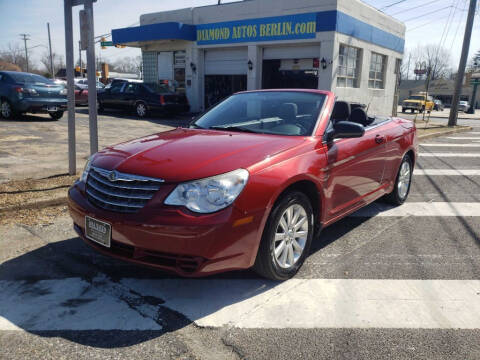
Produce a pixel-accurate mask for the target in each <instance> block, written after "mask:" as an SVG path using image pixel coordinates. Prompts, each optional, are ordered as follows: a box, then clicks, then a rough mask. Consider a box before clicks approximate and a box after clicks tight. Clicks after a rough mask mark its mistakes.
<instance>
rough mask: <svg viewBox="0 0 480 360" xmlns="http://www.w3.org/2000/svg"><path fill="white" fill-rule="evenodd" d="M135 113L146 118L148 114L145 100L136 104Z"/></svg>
mask: <svg viewBox="0 0 480 360" xmlns="http://www.w3.org/2000/svg"><path fill="white" fill-rule="evenodd" d="M135 113H136V114H137V116H138V117H139V118H141V119H142V118H144V117H145V116H147V105H145V103H143V102H138V103H136V104H135Z"/></svg>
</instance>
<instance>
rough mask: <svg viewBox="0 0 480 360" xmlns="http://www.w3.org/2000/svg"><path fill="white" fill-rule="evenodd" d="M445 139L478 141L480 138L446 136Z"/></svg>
mask: <svg viewBox="0 0 480 360" xmlns="http://www.w3.org/2000/svg"><path fill="white" fill-rule="evenodd" d="M445 139H450V140H480V136H464V137H462V136H447V137H446V138H445Z"/></svg>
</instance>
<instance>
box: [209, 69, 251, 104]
mask: <svg viewBox="0 0 480 360" xmlns="http://www.w3.org/2000/svg"><path fill="white" fill-rule="evenodd" d="M244 90H247V75H205V109H208V108H209V107H211V106H212V105H214V104H216V103H218V102H219V101H220V100H223V99H224V98H226V97H227V96H229V95H231V94H233V93H235V92H237V91H244Z"/></svg>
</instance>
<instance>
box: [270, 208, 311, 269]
mask: <svg viewBox="0 0 480 360" xmlns="http://www.w3.org/2000/svg"><path fill="white" fill-rule="evenodd" d="M307 239H308V217H307V212H306V211H305V209H304V208H303V207H302V206H301V205H299V204H293V205H291V206H289V207H288V208H287V209H285V211H284V212H283V214H282V216H281V217H280V220H279V222H278V224H277V228H276V232H275V239H274V251H273V256H274V259H275V262H276V263H277V264H278V266H279V267H281V268H283V269H290V268H292V267H293V266H294V265H295V264H296V263H297V261H298V259H300V257H301V256H302V254H303V251H304V249H305V244H306V242H307Z"/></svg>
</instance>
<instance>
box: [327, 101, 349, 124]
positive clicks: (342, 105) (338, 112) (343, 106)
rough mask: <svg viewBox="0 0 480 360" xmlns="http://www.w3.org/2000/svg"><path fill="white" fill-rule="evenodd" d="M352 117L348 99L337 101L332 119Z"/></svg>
mask: <svg viewBox="0 0 480 360" xmlns="http://www.w3.org/2000/svg"><path fill="white" fill-rule="evenodd" d="M349 117H350V104H349V103H348V102H346V101H336V102H335V105H334V106H333V111H332V116H331V119H332V120H348V118H349Z"/></svg>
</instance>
